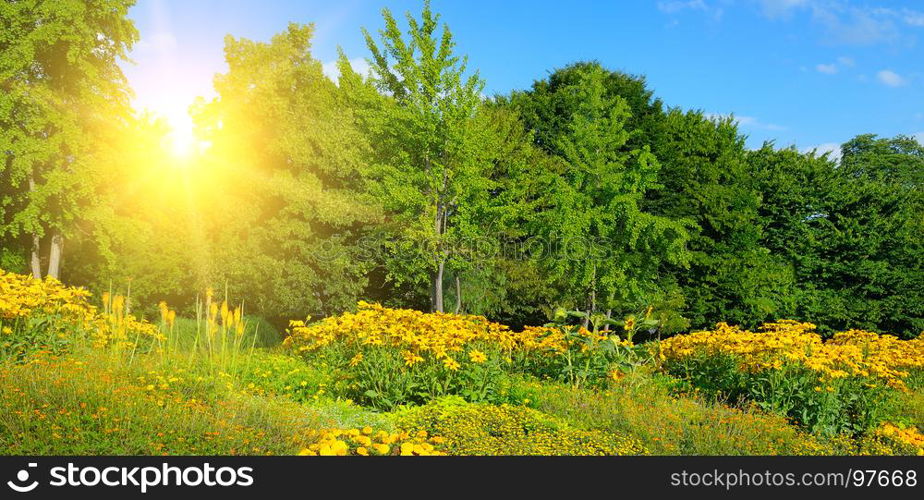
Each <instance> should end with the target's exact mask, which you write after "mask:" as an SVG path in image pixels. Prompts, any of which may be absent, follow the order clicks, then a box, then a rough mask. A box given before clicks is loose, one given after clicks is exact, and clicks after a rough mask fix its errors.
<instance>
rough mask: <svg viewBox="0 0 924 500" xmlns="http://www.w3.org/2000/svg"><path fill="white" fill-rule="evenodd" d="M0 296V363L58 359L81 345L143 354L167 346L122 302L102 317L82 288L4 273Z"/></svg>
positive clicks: (155, 330)
mask: <svg viewBox="0 0 924 500" xmlns="http://www.w3.org/2000/svg"><path fill="white" fill-rule="evenodd" d="M0 291H2V292H3V293H2V294H0V360H3V359H14V360H19V361H23V360H25V359H27V358H29V357H30V356H32V355H34V354H51V355H60V354H63V353H66V352H69V351H71V350H72V349H73V348H74V347H75V346H77V345H91V346H93V347H96V348H101V347H111V348H115V349H118V350H131V351H135V350H136V349H141V350H142V351H144V350H149V349H151V348H152V347H153V346H154V345H156V344H157V343H159V342H160V341H161V340H163V335H162V334H161V332H160V331H159V330H158V328H157V327H156V326H154V325H152V324H150V323H147V322H145V321H143V320H138V319H136V318H135V317H134V316H132V315H131V314H127V313H126V311H125V309H124V301H123V299H122V298H121V297H116V298H115V300H114V301H113V302H114V303H116V307H113V308H111V309H109V308H107V309H106V310H105V311H103V312H100V311H98V310H97V309H96V307H94V306H92V305H91V304H90V303H89V298H90V292H88V291H86V290H84V289H82V288H76V287H67V286H64V285H62V284H61V283H60V282H59V281H57V280H55V279H52V278H48V279H46V280H44V281H42V280H37V279H34V278H32V277H31V276H23V275H19V274H13V273H8V272H5V271H3V270H0Z"/></svg>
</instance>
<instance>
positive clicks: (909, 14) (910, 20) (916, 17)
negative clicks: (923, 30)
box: [902, 9, 924, 27]
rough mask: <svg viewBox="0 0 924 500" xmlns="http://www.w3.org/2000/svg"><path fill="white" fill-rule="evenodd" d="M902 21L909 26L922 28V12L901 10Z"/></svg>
mask: <svg viewBox="0 0 924 500" xmlns="http://www.w3.org/2000/svg"><path fill="white" fill-rule="evenodd" d="M902 19H903V20H904V21H905V23H906V24H908V25H909V26H917V27H924V12H918V11H914V10H911V9H902Z"/></svg>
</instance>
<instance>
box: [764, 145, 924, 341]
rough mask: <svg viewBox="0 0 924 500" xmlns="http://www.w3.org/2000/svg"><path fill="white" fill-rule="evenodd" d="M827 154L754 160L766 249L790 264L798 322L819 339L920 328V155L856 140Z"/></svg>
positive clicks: (788, 153) (923, 298)
mask: <svg viewBox="0 0 924 500" xmlns="http://www.w3.org/2000/svg"><path fill="white" fill-rule="evenodd" d="M841 152H842V155H841V159H840V162H839V163H836V162H834V161H832V160H830V159H828V158H827V157H826V156H821V157H818V156H814V155H803V154H800V153H799V152H797V151H794V150H782V151H774V150H773V149H772V147H770V146H769V145H768V146H765V147H764V148H763V149H761V150H759V151H755V152H753V153H752V155H751V156H752V162H753V164H754V168H755V171H756V173H757V178H758V180H759V182H760V186H761V191H762V193H763V196H764V198H765V202H764V205H763V208H762V210H761V211H762V216H763V217H764V218H765V219H766V221H767V222H766V225H767V226H768V228H769V229H768V231H767V232H766V235H765V241H766V245H767V246H768V247H769V248H771V249H773V251H774V252H775V253H778V254H780V255H785V256H786V257H787V258H788V259H789V260H790V261H791V262H792V266H793V268H794V270H795V273H796V279H797V281H798V292H797V293H796V294H795V296H796V300H797V315H798V317H799V318H800V319H804V320H807V321H812V322H814V323H817V324H819V326H820V328H821V330H822V331H825V332H831V331H836V330H843V329H848V328H865V329H869V330H874V331H880V332H883V333H894V334H899V335H903V336H906V337H913V336H916V335H918V334H919V333H920V332H921V331H922V330H924V306H922V304H924V272H922V267H921V263H922V262H924V245H922V241H921V237H920V235H921V234H924V232H922V230H924V220H922V218H921V214H922V213H924V194H922V187H921V172H922V171H924V167H922V166H924V162H922V160H924V148H922V147H921V145H920V144H918V143H917V142H915V141H914V140H913V139H911V138H907V137H897V138H894V139H880V138H876V137H875V136H871V135H862V136H858V137H856V138H854V139H852V140H850V141H848V142H847V143H845V144H844V145H843V146H842V148H841Z"/></svg>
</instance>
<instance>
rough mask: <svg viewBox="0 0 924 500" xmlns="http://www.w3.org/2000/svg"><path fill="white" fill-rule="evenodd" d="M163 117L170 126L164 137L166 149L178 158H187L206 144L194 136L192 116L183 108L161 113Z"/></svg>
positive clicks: (202, 149) (202, 148) (199, 151)
mask: <svg viewBox="0 0 924 500" xmlns="http://www.w3.org/2000/svg"><path fill="white" fill-rule="evenodd" d="M163 116H164V119H165V120H166V121H167V124H168V126H169V127H170V132H169V133H168V134H167V137H166V143H167V144H166V147H167V151H168V152H169V153H170V155H171V156H173V157H175V158H178V159H189V158H191V157H193V156H195V155H197V154H199V153H201V152H202V151H204V150H205V148H206V147H207V146H208V144H207V143H206V142H205V141H202V140H200V139H199V138H198V137H197V136H196V132H195V128H194V126H193V121H192V118H191V117H190V116H189V113H187V112H186V110H185V109H181V110H171V111H168V112H164V113H163Z"/></svg>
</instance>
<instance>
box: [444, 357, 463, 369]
mask: <svg viewBox="0 0 924 500" xmlns="http://www.w3.org/2000/svg"><path fill="white" fill-rule="evenodd" d="M443 366H445V367H446V368H448V369H450V370H452V371H456V370H458V369H459V367H460V366H461V365H460V364H459V362H458V361H456V360H454V359H452V358H449V357H447V358H445V359H444V360H443Z"/></svg>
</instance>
